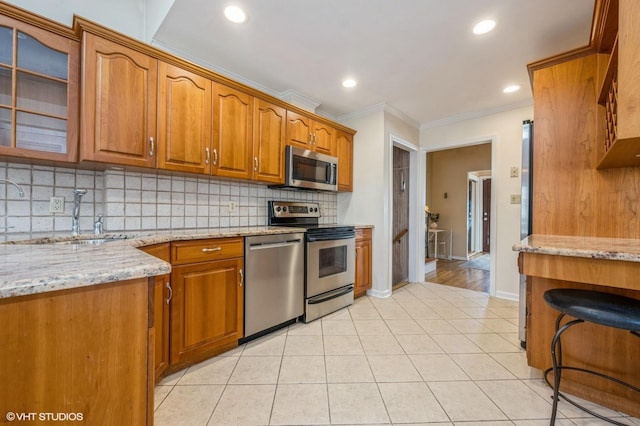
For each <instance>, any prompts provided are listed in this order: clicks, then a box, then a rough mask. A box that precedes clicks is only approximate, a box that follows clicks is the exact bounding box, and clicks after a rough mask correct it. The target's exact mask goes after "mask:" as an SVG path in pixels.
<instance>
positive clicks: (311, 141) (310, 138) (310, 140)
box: [309, 132, 313, 145]
mask: <svg viewBox="0 0 640 426" xmlns="http://www.w3.org/2000/svg"><path fill="white" fill-rule="evenodd" d="M309 145H313V134H312V133H311V132H309Z"/></svg>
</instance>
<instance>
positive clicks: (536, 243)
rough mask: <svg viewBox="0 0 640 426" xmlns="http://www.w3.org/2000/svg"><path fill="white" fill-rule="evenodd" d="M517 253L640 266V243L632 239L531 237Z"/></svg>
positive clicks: (514, 247)
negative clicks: (621, 261) (602, 260)
mask: <svg viewBox="0 0 640 426" xmlns="http://www.w3.org/2000/svg"><path fill="white" fill-rule="evenodd" d="M513 251H518V252H523V253H537V254H548V255H554V256H569V257H586V258H590V259H604V260H623V261H627V262H640V240H638V239H631V238H600V237H569V236H562V235H539V234H533V235H529V236H528V237H527V238H525V239H524V240H522V241H520V243H518V244H514V246H513Z"/></svg>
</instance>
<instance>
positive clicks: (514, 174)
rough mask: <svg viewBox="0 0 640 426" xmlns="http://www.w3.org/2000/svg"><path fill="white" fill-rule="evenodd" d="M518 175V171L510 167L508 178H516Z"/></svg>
mask: <svg viewBox="0 0 640 426" xmlns="http://www.w3.org/2000/svg"><path fill="white" fill-rule="evenodd" d="M518 174H520V170H519V169H518V168H517V167H511V170H510V174H509V176H511V177H518Z"/></svg>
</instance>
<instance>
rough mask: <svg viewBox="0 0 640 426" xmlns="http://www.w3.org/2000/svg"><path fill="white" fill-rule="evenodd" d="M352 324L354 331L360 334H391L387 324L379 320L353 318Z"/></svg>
mask: <svg viewBox="0 0 640 426" xmlns="http://www.w3.org/2000/svg"><path fill="white" fill-rule="evenodd" d="M353 325H355V327H356V331H357V332H358V335H360V336H367V335H368V336H371V335H382V334H389V335H390V334H391V330H389V327H387V324H386V323H385V322H384V321H383V320H381V319H379V320H359V319H357V320H354V321H353Z"/></svg>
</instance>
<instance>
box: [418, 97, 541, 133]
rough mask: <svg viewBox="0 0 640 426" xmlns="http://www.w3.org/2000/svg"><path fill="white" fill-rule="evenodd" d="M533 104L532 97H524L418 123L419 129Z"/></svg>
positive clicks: (446, 124) (445, 124)
mask: <svg viewBox="0 0 640 426" xmlns="http://www.w3.org/2000/svg"><path fill="white" fill-rule="evenodd" d="M532 105H533V99H525V100H524V101H520V102H515V103H512V104H509V105H503V106H499V107H494V108H487V109H483V110H478V111H472V112H467V113H464V114H459V115H452V116H450V117H445V118H442V119H439V120H434V121H429V122H426V123H422V125H420V130H421V131H422V130H426V129H432V128H434V127H442V126H448V125H450V124H454V123H458V122H460V121H466V120H471V119H474V118H480V117H486V116H488V115H493V114H498V113H500V112H505V111H511V110H514V109H518V108H524V107H528V106H532Z"/></svg>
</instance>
